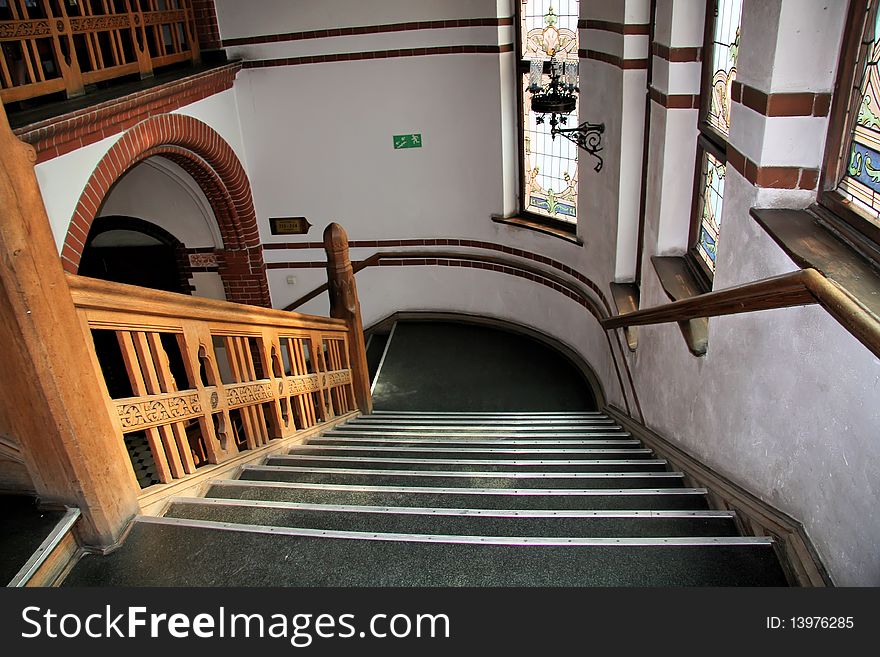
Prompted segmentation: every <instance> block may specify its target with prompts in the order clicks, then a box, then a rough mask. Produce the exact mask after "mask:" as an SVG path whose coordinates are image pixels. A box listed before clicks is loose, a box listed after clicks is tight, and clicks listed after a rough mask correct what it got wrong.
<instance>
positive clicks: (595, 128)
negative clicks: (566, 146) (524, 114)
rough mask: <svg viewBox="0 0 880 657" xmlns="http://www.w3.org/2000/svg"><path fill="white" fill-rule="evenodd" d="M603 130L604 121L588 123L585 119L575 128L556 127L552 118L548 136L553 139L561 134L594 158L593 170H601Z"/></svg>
mask: <svg viewBox="0 0 880 657" xmlns="http://www.w3.org/2000/svg"><path fill="white" fill-rule="evenodd" d="M604 132H605V124H604V123H589V122H587V121H585V122H584V123H581V124H580V125H579V126H578V127H577V128H559V127H557V122H555V121H552V120H551V122H550V136H551V137H552V138H554V139H555V138H556V135H562V136H563V137H565V138H566V139H568V140H569V141H570V142H572V143H574V144H577V145H578V146H579V147H580V148H582V149H584V150H585V151H587V153H589V154H590V155H592V156H593V157H595V158H596V166H595V167H593V171H601V170H602V164H603V161H602V156H600V155H599V151H601V150H602V134H603V133H604Z"/></svg>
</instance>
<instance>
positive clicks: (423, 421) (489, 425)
mask: <svg viewBox="0 0 880 657" xmlns="http://www.w3.org/2000/svg"><path fill="white" fill-rule="evenodd" d="M342 426H344V427H347V428H358V427H363V428H368V427H374V428H386V427H387V428H391V429H406V428H408V427H410V428H413V429H423V428H424V429H431V430H444V429H454V430H455V429H457V430H462V431H463V430H473V431H484V430H485V431H502V430H508V431H510V430H513V431H520V430H524V431H527V430H530V429H532V430H533V429H537V428H543V429H561V430H565V431H574V430H577V429H592V428H597V429H603V428H606V427H609V426H611V427H617V428H619V427H620V425H618V424H617V423H616V422H615V421H614V420H612V419H610V418H609V419H605V418H602V419H598V418H597V419H593V420H584V419H581V420H575V419H570V420H567V419H556V420H538V419H517V420H495V419H486V420H483V421H480V422H477V421H475V420H463V419H458V420H444V419H439V418H418V419H415V418H413V419H410V420H407V419H404V418H394V419H390V420H383V419H377V418H371V417H359V418H352V419H351V420H348V421H347V422H345V424H344V425H342Z"/></svg>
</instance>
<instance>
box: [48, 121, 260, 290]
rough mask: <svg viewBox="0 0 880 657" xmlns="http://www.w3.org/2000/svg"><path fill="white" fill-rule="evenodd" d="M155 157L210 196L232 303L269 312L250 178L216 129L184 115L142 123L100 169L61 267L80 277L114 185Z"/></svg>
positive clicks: (72, 229)
mask: <svg viewBox="0 0 880 657" xmlns="http://www.w3.org/2000/svg"><path fill="white" fill-rule="evenodd" d="M154 155H162V156H164V157H167V158H169V159H171V160H172V161H174V162H175V163H177V164H178V165H180V166H181V167H183V169H184V170H185V171H186V172H187V173H189V174H190V175H191V176H192V177H193V179H194V180H195V181H196V183H197V184H198V185H199V187H201V189H202V190H203V191H204V192H205V196H206V197H207V199H208V201H209V202H210V204H211V207H212V209H213V211H214V215H215V218H216V219H217V223H218V225H219V228H220V234H221V236H222V238H223V245H224V250H223V251H221V252H220V253H218V256H219V271H220V275H221V277H222V278H223V282H224V287H225V288H226V295H227V298H228V299H229V300H230V301H237V302H240V303H251V304H257V305H263V306H269V305H270V300H269V285H268V281H267V279H266V265H265V264H264V262H263V252H262V248H261V246H260V234H259V229H258V227H257V216H256V212H255V210H254V202H253V197H252V195H251V186H250V181H249V180H248V177H247V174H246V173H245V171H244V168H243V167H242V165H241V162H240V161H239V160H238V157H237V156H236V155H235V152H234V151H233V150H232V148H231V147H230V146H229V144H228V143H227V142H226V141H225V140H224V139H223V138H222V137H221V136H220V135H219V134H217V133H216V132H215V131H214V130H213V129H212V128H211V127H210V126H208V125H207V124H205V123H202V122H201V121H199V120H198V119H195V118H193V117H190V116H185V115H181V114H160V115H157V116H152V117H150V118H149V119H147V120H145V121H142V122H141V123H138V124H137V125H136V126H135V127H134V128H132V129H131V130H129V131H128V132H126V133H125V134H124V135H123V136H122V138H120V139H119V141H117V142H116V143H115V144H114V145H113V146H112V147H111V148H110V150H109V151H107V153H106V154H105V155H104V157H103V158H102V159H101V161H100V162H99V163H98V165H97V166H96V167H95V170H94V171H93V173H92V175H91V177H90V178H89V181H88V182H87V183H86V186H85V189H84V190H83V193H82V195H81V196H80V199H79V202H78V203H77V206H76V209H75V210H74V213H73V217H72V219H71V222H70V227H69V229H68V233H67V236H66V238H65V241H64V246H63V248H62V251H61V262H62V265H63V266H64V269H65V270H66V271H68V272H71V273H76V272H77V270H78V268H79V262H80V259H81V258H82V251H83V245H84V244H85V242H86V238H87V236H88V233H89V229H90V227H91V224H92V221H94V218H95V216H96V215H97V213H98V211H99V209H100V207H101V204H102V203H103V201H104V198H105V196H106V195H107V193H108V191H109V190H110V188H111V187H112V186H113V184H114V183H115V182H116V181H117V180H118V179H119V178H120V177H121V176H123V175H124V174H125V172H126V171H128V170H129V169H131V167H133V166H134V165H135V164H137V163H138V162H141V161H142V160H144V159H146V158H148V157H152V156H154Z"/></svg>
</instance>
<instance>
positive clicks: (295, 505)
mask: <svg viewBox="0 0 880 657" xmlns="http://www.w3.org/2000/svg"><path fill="white" fill-rule="evenodd" d="M173 504H181V505H194V506H198V505H201V504H204V505H207V506H221V507H222V506H238V507H248V508H256V509H284V510H289V511H320V512H327V513H367V514H369V513H373V514H377V515H385V514H392V515H417V516H418V515H429V516H461V517H474V518H482V517H486V518H642V519H651V518H667V519H668V518H690V519H716V518H721V519H733V518H735V517H736V512H735V511H719V510H690V511H689V510H678V509H670V510H649V509H646V510H639V509H632V510H627V509H624V510H605V509H470V508H469V509H456V508H443V507H421V506H371V505H357V504H310V503H307V502H278V501H273V500H242V499H238V498H224V497H172V498H171V499H170V500H169V505H173Z"/></svg>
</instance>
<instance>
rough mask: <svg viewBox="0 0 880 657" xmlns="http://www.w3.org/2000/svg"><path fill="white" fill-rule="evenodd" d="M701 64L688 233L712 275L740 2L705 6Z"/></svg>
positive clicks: (723, 1) (721, 0) (719, 1)
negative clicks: (692, 207)
mask: <svg viewBox="0 0 880 657" xmlns="http://www.w3.org/2000/svg"><path fill="white" fill-rule="evenodd" d="M709 11H712V14H711V15H710V16H709V22H708V25H707V34H706V61H705V64H704V66H705V67H706V68H705V69H704V75H705V78H704V84H703V89H702V96H703V103H702V107H703V115H702V117H701V121H700V124H699V125H700V133H701V135H702V136H701V137H700V146H699V148H698V150H697V157H698V159H697V163H698V165H699V167H700V170H699V176H698V178H697V181H698V182H697V188H696V190H695V191H694V193H695V195H696V203H695V208H696V216H695V217H694V224H693V229H692V233H691V240H692V242H691V244H692V245H693V253H695V257H696V259H697V260H698V262H699V263H701V264H702V265H703V269H704V270H705V272H706V273H707V276H708V278H710V279H711V278H712V277H713V276H714V275H715V261H716V257H717V255H718V237H719V233H720V230H721V209H722V206H723V204H724V176H725V173H726V171H727V158H726V153H727V139H728V137H729V136H730V105H731V95H730V89H731V86H732V85H733V81H734V80H735V79H736V59H737V55H738V54H739V32H740V17H741V15H742V0H715V2H714V3H712V4H711V5H710V6H709Z"/></svg>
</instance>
